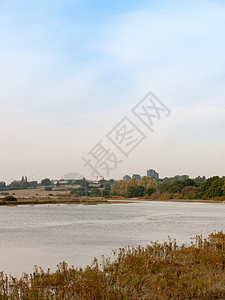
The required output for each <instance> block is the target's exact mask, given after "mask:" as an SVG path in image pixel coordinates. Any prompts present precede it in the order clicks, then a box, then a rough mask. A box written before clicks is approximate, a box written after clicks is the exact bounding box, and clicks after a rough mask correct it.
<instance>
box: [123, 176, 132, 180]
mask: <svg viewBox="0 0 225 300" xmlns="http://www.w3.org/2000/svg"><path fill="white" fill-rule="evenodd" d="M129 179H131V177H130V176H129V175H124V176H123V180H129Z"/></svg>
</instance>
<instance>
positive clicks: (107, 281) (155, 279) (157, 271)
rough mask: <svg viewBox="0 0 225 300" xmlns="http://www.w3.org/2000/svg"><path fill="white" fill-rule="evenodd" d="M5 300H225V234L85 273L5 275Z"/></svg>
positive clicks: (140, 252)
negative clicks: (15, 276)
mask: <svg viewBox="0 0 225 300" xmlns="http://www.w3.org/2000/svg"><path fill="white" fill-rule="evenodd" d="M0 299H12V300H14V299H60V300H61V299H225V234H223V233H222V232H217V233H212V234H210V235H209V237H208V239H203V238H202V237H201V236H197V237H196V241H195V242H194V243H191V244H190V245H188V246H186V245H182V246H178V245H177V244H176V241H171V240H169V241H168V242H165V243H163V244H160V243H150V244H149V245H148V246H147V247H137V248H132V247H129V246H128V247H126V248H121V249H119V250H118V251H114V257H113V258H112V259H109V258H107V257H103V258H102V261H101V264H99V262H98V260H97V259H96V258H95V259H94V261H93V264H92V265H91V266H87V267H86V268H85V269H81V268H74V267H69V266H68V265H67V264H66V263H65V262H62V263H60V264H59V265H58V267H57V271H56V272H53V273H51V272H50V270H48V271H47V272H44V271H43V270H42V268H38V267H35V269H34V271H33V273H32V274H29V275H28V274H25V273H24V274H23V276H22V277H21V278H19V279H18V278H14V277H12V276H7V275H5V274H4V273H3V272H1V273H0Z"/></svg>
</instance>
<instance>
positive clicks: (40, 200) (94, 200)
mask: <svg viewBox="0 0 225 300" xmlns="http://www.w3.org/2000/svg"><path fill="white" fill-rule="evenodd" d="M137 201H150V202H151V201H152V202H154V201H162V202H191V203H224V199H223V198H221V200H218V198H217V199H210V200H203V199H160V198H157V199H152V198H124V197H121V198H120V197H114V198H113V197H112V198H109V197H76V196H73V195H56V196H36V197H18V198H16V201H5V200H4V198H0V206H6V205H7V206H17V205H40V204H82V205H98V204H119V203H135V202H137Z"/></svg>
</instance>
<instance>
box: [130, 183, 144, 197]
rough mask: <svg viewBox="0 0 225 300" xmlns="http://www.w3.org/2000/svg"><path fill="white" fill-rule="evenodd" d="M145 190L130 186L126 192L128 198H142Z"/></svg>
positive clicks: (140, 187) (141, 187)
mask: <svg viewBox="0 0 225 300" xmlns="http://www.w3.org/2000/svg"><path fill="white" fill-rule="evenodd" d="M144 192H145V188H144V187H143V186H130V187H128V190H127V195H126V196H127V197H128V198H135V197H143V196H144Z"/></svg>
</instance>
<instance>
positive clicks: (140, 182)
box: [111, 176, 158, 198]
mask: <svg viewBox="0 0 225 300" xmlns="http://www.w3.org/2000/svg"><path fill="white" fill-rule="evenodd" d="M157 186H158V183H157V182H156V180H155V179H152V178H149V177H147V176H143V177H142V178H141V179H136V178H131V179H129V180H119V181H114V183H113V185H112V187H111V193H112V194H113V195H118V196H125V197H129V198H132V197H143V196H144V195H146V194H151V192H152V191H153V190H152V189H154V190H156V188H157ZM137 195H139V196H137Z"/></svg>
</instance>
